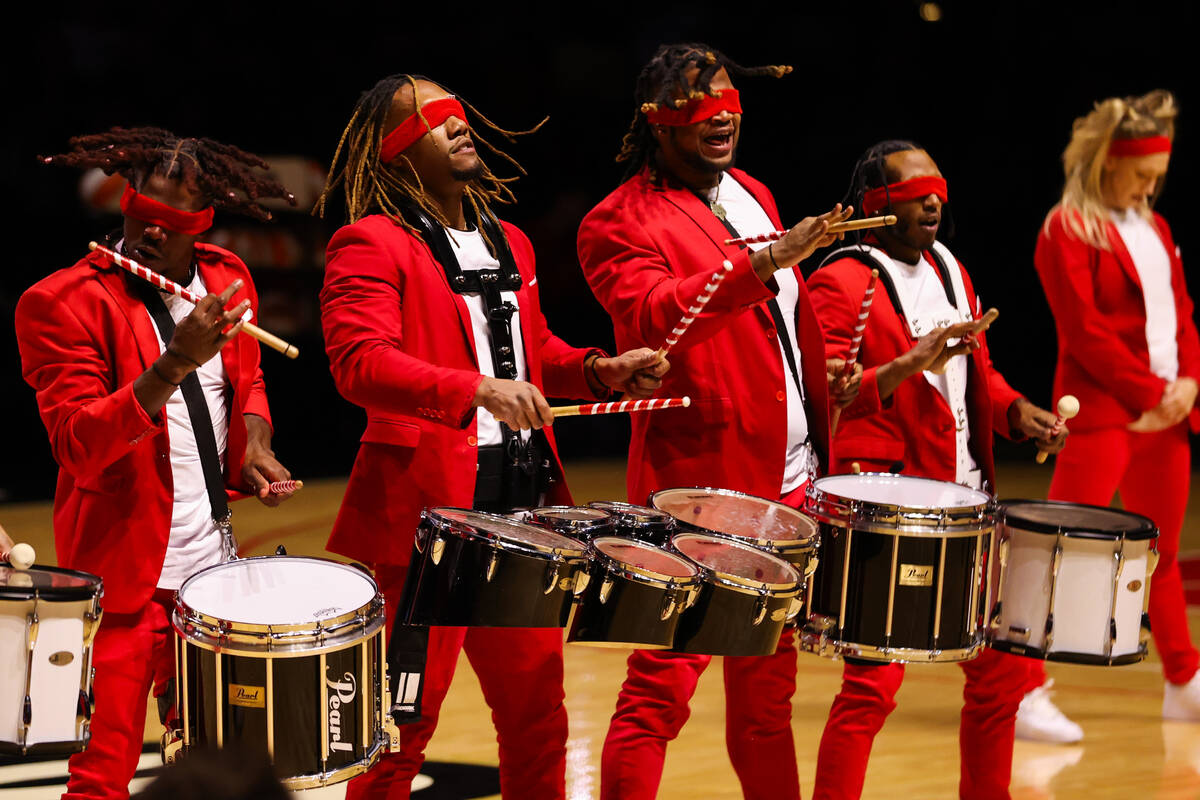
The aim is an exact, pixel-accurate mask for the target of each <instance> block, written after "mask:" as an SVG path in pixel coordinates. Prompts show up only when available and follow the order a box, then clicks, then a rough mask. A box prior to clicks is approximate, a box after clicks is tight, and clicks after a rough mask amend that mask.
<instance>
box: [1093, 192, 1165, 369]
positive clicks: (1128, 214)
mask: <svg viewBox="0 0 1200 800" xmlns="http://www.w3.org/2000/svg"><path fill="white" fill-rule="evenodd" d="M1110 213H1111V214H1112V220H1113V224H1114V225H1116V226H1117V233H1119V234H1121V241H1123V242H1124V243H1125V249H1126V250H1128V251H1129V255H1130V256H1131V257H1132V258H1133V265H1134V267H1135V268H1136V269H1137V274H1138V280H1140V281H1141V282H1142V297H1143V299H1144V300H1145V302H1146V345H1147V346H1148V347H1149V350H1150V371H1151V372H1153V373H1154V374H1155V375H1157V376H1158V377H1160V378H1162V379H1163V380H1165V381H1173V380H1175V379H1176V378H1178V377H1179V344H1178V342H1176V340H1175V328H1176V319H1175V292H1174V291H1173V290H1172V289H1171V257H1170V255H1169V254H1168V253H1167V248H1166V247H1165V246H1163V241H1162V238H1161V237H1160V236H1159V235H1158V230H1157V229H1156V228H1155V227H1154V224H1153V223H1151V222H1150V220H1148V219H1146V218H1145V217H1143V216H1142V215H1141V214H1139V213H1138V212H1137V211H1135V210H1134V209H1132V208H1130V209H1126V210H1125V211H1124V212H1121V211H1112V212H1110Z"/></svg>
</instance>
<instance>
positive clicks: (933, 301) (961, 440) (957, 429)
mask: <svg viewBox="0 0 1200 800" xmlns="http://www.w3.org/2000/svg"><path fill="white" fill-rule="evenodd" d="M891 261H892V263H893V264H894V265H895V266H896V268H895V269H894V270H890V271H889V272H890V274H891V276H892V282H893V283H894V284H895V285H896V295H897V296H898V298H899V299H900V304H901V305H902V306H903V307H904V311H905V313H906V314H907V315H908V316H909V318H910V320H920V325H921V328H920V329H919V330H918V331H917V333H918V334H919V335H922V336H923V335H924V334H926V333H928V332H929V331H931V330H933V329H934V328H940V327H943V326H946V325H952V324H954V323H955V322H957V321H958V320H959V319H960V317H959V313H958V311H957V309H955V308H954V306H952V305H950V301H949V299H947V297H946V288H945V284H943V283H942V279H941V277H940V276H939V275H938V273H937V270H936V269H935V268H934V267H933V265H932V264H930V263H929V262H928V261H926V260H925V259H924V258H918V259H917V263H915V264H909V263H907V262H905V261H900V260H898V259H895V258H893V259H892V260H891ZM947 266H949V267H950V269H955V268H956V267H957V264H951V265H947ZM952 341H953V340H952ZM960 358H961V356H960ZM923 375H924V378H925V380H926V381H928V382H929V384H930V385H931V386H933V388H935V389H937V391H938V394H940V395H941V396H942V398H943V399H944V400H945V401H946V404H947V405H949V406H950V408H951V410H952V413H953V410H954V409H960V410H962V412H963V413H961V414H954V416H955V425H954V452H955V461H956V466H957V469H956V474H957V476H958V479H959V480H961V481H963V482H967V483H971V484H972V485H974V486H976V487H978V485H979V484H978V471H979V465H978V464H976V463H975V459H974V458H973V457H972V456H971V448H970V445H969V442H970V440H971V426H970V422H969V421H968V419H967V415H966V413H965V410H966V404H967V399H966V394H967V392H966V381H962V382H961V385H960V386H959V387H958V396H957V397H951V395H950V380H949V378H948V376H947V374H946V373H942V374H940V375H939V374H937V373H935V372H929V371H925V372H924V373H923ZM914 424H919V423H918V422H917V421H915V420H914Z"/></svg>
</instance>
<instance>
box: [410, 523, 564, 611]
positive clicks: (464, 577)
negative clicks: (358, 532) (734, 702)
mask: <svg viewBox="0 0 1200 800" xmlns="http://www.w3.org/2000/svg"><path fill="white" fill-rule="evenodd" d="M585 550H586V545H584V544H583V543H582V542H579V541H578V540H576V539H570V538H567V537H566V536H561V535H559V534H557V533H554V532H553V531H549V530H546V529H544V528H539V527H537V526H535V525H528V524H526V523H524V522H518V521H516V520H514V519H511V518H509V517H503V516H499V515H497V514H485V513H483V512H481V511H469V510H466V509H461V508H430V509H426V510H424V511H422V512H421V524H420V526H419V527H418V528H417V535H416V540H415V542H414V543H413V557H412V562H411V564H410V565H409V569H408V578H407V580H406V581H405V584H404V595H403V599H402V600H401V603H400V608H399V613H400V619H401V620H402V621H403V622H404V623H405V624H406V625H468V626H480V627H489V626H490V627H517V628H562V627H564V626H565V625H566V624H567V617H568V615H569V614H570V612H571V603H572V600H573V599H574V597H575V594H576V583H577V582H579V581H582V580H583V577H582V576H584V575H586V572H585V568H586V566H587V554H586V552H585ZM579 588H581V589H582V585H580V587H579Z"/></svg>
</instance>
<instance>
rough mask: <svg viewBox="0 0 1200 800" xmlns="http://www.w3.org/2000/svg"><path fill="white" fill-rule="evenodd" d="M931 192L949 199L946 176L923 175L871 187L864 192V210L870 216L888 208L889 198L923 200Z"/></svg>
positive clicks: (896, 201)
mask: <svg viewBox="0 0 1200 800" xmlns="http://www.w3.org/2000/svg"><path fill="white" fill-rule="evenodd" d="M931 194H935V195H937V196H938V199H939V200H941V201H942V202H943V203H945V202H946V201H947V200H948V199H949V195H948V194H947V193H946V179H945V178H939V177H938V176H936V175H922V176H921V177H919V178H910V179H908V180H906V181H901V182H900V183H889V184H888V185H887V186H886V187H884V186H880V187H878V188H876V189H869V190H867V191H866V192H863V201H862V212H863V214H864V215H865V216H868V217H869V216H871V215H872V214H875V213H877V212H879V211H882V210H883V209H885V208H887V206H888V200H889V199H890V200H891V202H892V203H903V202H906V201H908V200H923V199H925V198H926V197H928V196H929V195H931Z"/></svg>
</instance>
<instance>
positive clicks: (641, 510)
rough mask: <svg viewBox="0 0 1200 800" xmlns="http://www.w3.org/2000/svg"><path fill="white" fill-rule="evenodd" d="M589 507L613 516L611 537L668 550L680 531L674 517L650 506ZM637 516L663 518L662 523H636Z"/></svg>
mask: <svg viewBox="0 0 1200 800" xmlns="http://www.w3.org/2000/svg"><path fill="white" fill-rule="evenodd" d="M588 505H589V506H590V507H592V508H598V509H600V510H601V511H605V512H607V513H609V514H611V515H612V519H613V531H612V534H611V535H613V536H623V537H625V538H627V539H634V540H636V541H639V542H645V543H646V544H652V545H654V546H655V547H661V548H664V549H666V548H667V547H668V546H669V545H670V543H671V535H672V534H673V533H675V532H676V531H677V530H678V527H677V526H678V523H677V522H676V520H675V518H674V517H672V516H671V515H670V514H668V513H666V512H665V511H659V510H658V509H655V508H650V507H649V506H635V505H633V504H631V503H620V502H615V501H614V502H604V501H600V502H593V503H589V504H588ZM635 515H636V516H642V517H644V518H649V517H654V518H658V517H660V516H661V521H659V520H658V519H656V520H655V521H654V522H649V521H643V522H641V523H635V522H634V518H635Z"/></svg>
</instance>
